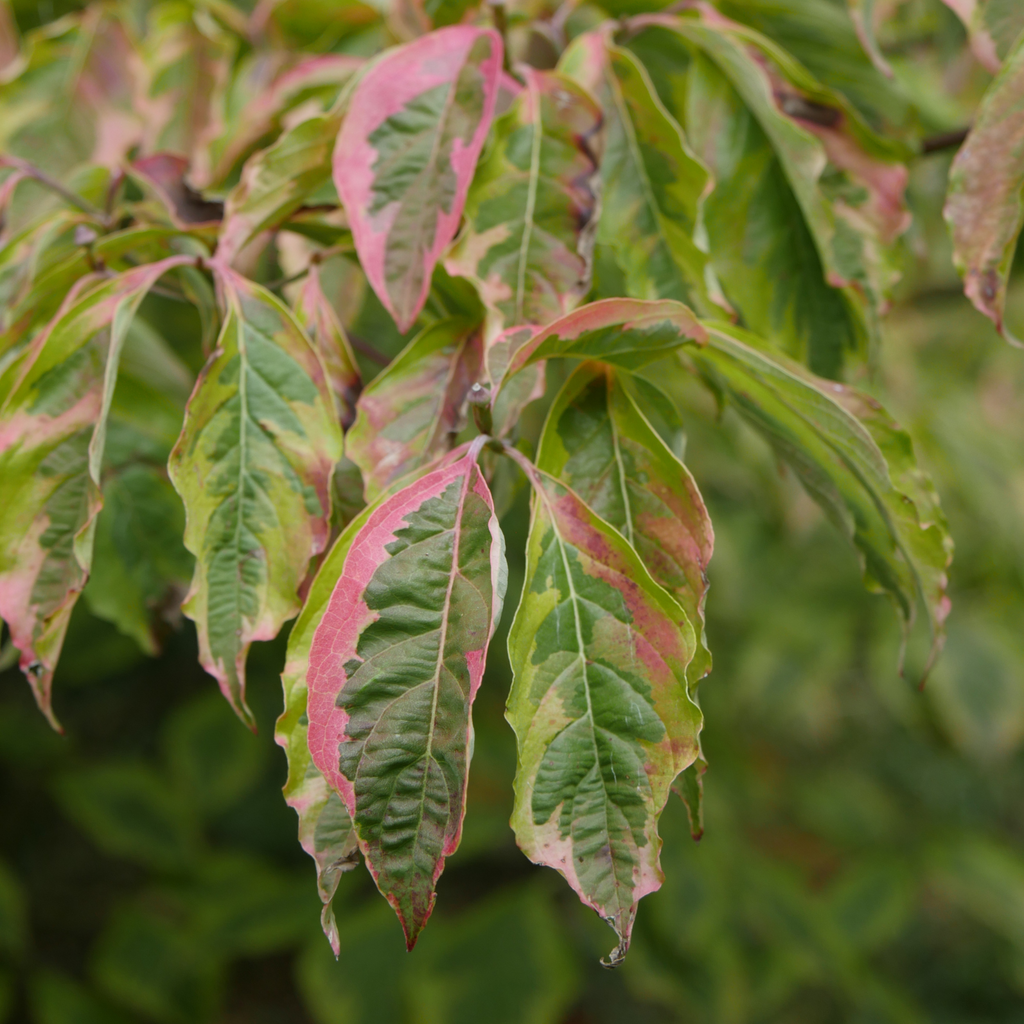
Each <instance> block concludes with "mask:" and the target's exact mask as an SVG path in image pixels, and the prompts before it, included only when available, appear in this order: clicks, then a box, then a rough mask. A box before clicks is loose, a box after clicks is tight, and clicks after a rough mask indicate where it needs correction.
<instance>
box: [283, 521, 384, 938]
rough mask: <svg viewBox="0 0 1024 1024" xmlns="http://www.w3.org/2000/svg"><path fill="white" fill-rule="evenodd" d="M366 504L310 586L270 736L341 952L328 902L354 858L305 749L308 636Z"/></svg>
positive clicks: (325, 922) (344, 821)
mask: <svg viewBox="0 0 1024 1024" xmlns="http://www.w3.org/2000/svg"><path fill="white" fill-rule="evenodd" d="M374 507H375V506H370V507H368V508H365V509H363V510H362V512H360V513H358V514H357V516H355V517H354V518H353V521H352V522H350V523H349V525H348V528H347V529H346V530H345V531H344V532H343V533H342V534H341V536H340V537H339V538H338V540H337V541H336V542H335V544H334V545H333V546H332V547H331V549H330V551H329V552H328V553H327V555H326V557H325V558H324V560H323V562H322V563H321V565H320V568H319V569H318V570H317V574H316V577H315V578H314V580H313V583H312V584H311V586H310V588H309V593H308V594H307V596H306V602H305V604H304V605H303V606H302V612H301V613H300V614H299V617H298V619H296V621H295V625H294V626H293V627H292V631H291V633H290V634H289V636H288V653H287V655H286V658H285V665H284V671H283V672H282V673H281V683H282V685H283V686H284V710H283V711H282V712H281V715H280V717H279V718H278V720H277V726H276V728H275V731H274V739H275V740H276V742H277V744H278V746H281V747H283V748H284V751H285V754H286V756H287V758H288V778H287V780H286V781H285V784H284V790H283V792H284V798H285V802H286V803H287V804H288V806H289V807H291V808H292V809H293V810H294V811H295V813H296V814H297V815H298V818H299V842H300V843H301V844H302V848H303V849H304V850H305V851H306V853H308V854H309V855H310V857H312V858H313V860H314V862H315V863H316V877H317V889H318V890H319V893H320V900H321V902H322V903H323V911H322V913H321V915H320V923H321V925H322V927H323V930H324V935H326V936H327V939H328V941H329V942H330V944H331V948H332V949H333V950H334V953H335V956H338V955H339V954H340V950H341V945H340V943H341V936H340V933H339V931H338V926H337V923H336V921H335V917H334V910H333V908H332V905H331V901H332V900H333V899H334V894H335V892H336V891H337V889H338V882H339V881H340V879H341V876H342V875H343V874H344V873H345V872H346V871H350V870H351V869H352V868H354V867H355V866H356V864H357V863H358V861H359V856H358V847H357V843H356V834H355V829H354V828H353V826H352V819H351V817H350V816H349V812H348V808H347V807H346V806H345V803H344V801H343V800H342V799H341V796H340V795H339V794H338V793H337V792H336V791H335V790H334V789H332V788H331V786H330V785H329V784H328V782H327V779H326V778H325V777H324V774H323V772H321V771H320V769H319V768H318V767H317V766H316V764H314V762H313V758H312V755H311V754H310V749H309V740H308V734H309V716H308V710H307V705H308V693H309V690H308V678H307V677H308V673H309V652H310V647H311V646H312V643H313V635H314V633H315V632H316V629H317V627H318V626H319V625H320V622H321V620H322V619H323V617H324V612H325V611H326V610H327V607H328V605H329V603H330V600H331V595H332V594H333V592H334V587H335V584H336V583H337V581H338V579H339V578H340V577H341V574H342V569H343V568H344V565H345V559H346V558H347V556H348V553H349V550H350V548H351V546H352V540H353V538H354V537H355V536H356V535H357V534H358V532H359V531H360V529H361V528H362V527H363V526H364V525H365V523H366V520H367V518H368V517H369V515H370V512H371V511H372V510H373V508H374Z"/></svg>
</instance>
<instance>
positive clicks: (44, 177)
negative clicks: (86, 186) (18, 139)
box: [0, 155, 104, 220]
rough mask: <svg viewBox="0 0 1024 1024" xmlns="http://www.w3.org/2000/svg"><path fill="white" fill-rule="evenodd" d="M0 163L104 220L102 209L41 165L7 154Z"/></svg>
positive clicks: (91, 215)
mask: <svg viewBox="0 0 1024 1024" xmlns="http://www.w3.org/2000/svg"><path fill="white" fill-rule="evenodd" d="M0 163H2V164H6V165H7V166H8V167H13V168H14V169H15V170H18V171H21V173H22V174H27V175H28V176H29V177H30V178H34V179H35V180H36V181H38V182H39V184H40V185H45V186H46V187H47V188H48V189H50V191H51V192H56V193H57V195H59V196H60V197H61V198H62V199H64V200H65V201H66V202H68V203H70V204H71V205H72V206H76V207H78V209H79V210H81V211H82V212H83V213H87V214H89V216H90V217H96V218H97V219H98V220H104V216H103V211H102V210H100V209H98V208H97V207H95V206H93V205H92V203H90V202H88V201H87V200H85V199H83V198H82V197H81V196H80V195H77V194H76V193H74V192H72V191H71V190H70V189H68V188H65V187H64V186H63V185H62V184H61V183H60V182H59V181H57V179H56V178H51V177H50V175H48V174H47V173H46V171H44V170H43V169H42V168H41V167H36V165H35V164H34V163H31V162H30V161H28V160H22V159H21V157H20V156H8V155H5V156H3V157H0Z"/></svg>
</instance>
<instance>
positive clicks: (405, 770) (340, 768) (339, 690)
mask: <svg viewBox="0 0 1024 1024" xmlns="http://www.w3.org/2000/svg"><path fill="white" fill-rule="evenodd" d="M479 449H480V444H479V442H475V443H474V444H473V445H472V446H470V447H469V448H468V450H465V449H464V450H462V451H461V452H460V453H459V455H458V456H455V455H454V453H453V456H449V457H448V458H447V459H446V460H444V462H443V463H442V464H441V465H440V466H439V467H438V468H436V469H434V470H432V471H430V472H428V473H426V474H425V475H424V476H422V477H420V478H419V479H418V480H415V481H414V482H412V483H410V484H408V486H406V487H404V488H403V489H401V490H399V491H398V492H397V493H394V494H391V495H390V496H388V497H386V498H385V499H383V500H382V501H381V502H380V503H379V504H378V505H377V506H376V507H374V508H373V509H372V510H370V511H369V512H368V513H364V515H362V516H361V517H360V519H359V520H358V521H357V522H356V523H355V524H353V526H351V527H349V529H348V531H346V533H345V535H344V536H343V539H342V540H341V541H339V545H346V544H347V545H348V551H347V554H346V556H345V559H344V565H343V568H342V570H341V575H340V577H339V578H338V580H337V583H336V584H335V586H334V590H333V593H332V594H331V598H330V602H329V604H328V606H327V608H326V610H325V612H324V614H323V617H322V619H321V620H320V624H319V625H318V626H317V627H316V632H315V633H314V636H313V642H312V647H311V649H310V653H309V672H308V686H309V697H308V716H309V749H310V752H311V754H312V757H313V762H314V764H315V765H316V766H317V768H319V769H320V771H321V772H322V773H323V774H324V776H325V777H326V778H327V780H328V781H329V782H330V784H331V786H332V787H333V788H334V789H335V791H336V792H338V793H340V794H341V795H342V797H343V798H344V800H345V805H346V807H347V808H348V811H349V814H350V815H351V817H352V820H353V821H354V822H355V826H356V833H357V835H358V837H359V846H360V849H361V850H362V851H363V855H364V857H365V858H366V862H367V865H368V866H369V868H370V871H371V872H372V874H373V876H374V879H375V880H376V882H377V886H378V888H379V889H380V891H381V892H382V893H383V894H384V895H385V896H386V897H387V899H388V900H389V902H390V903H391V905H392V906H393V907H394V908H395V910H396V911H397V913H398V916H399V918H400V919H401V922H402V927H403V929H404V931H405V936H406V942H407V944H408V946H409V948H410V949H411V948H412V946H413V944H414V943H415V942H416V938H417V936H418V935H419V932H420V930H421V929H422V928H423V925H424V924H425V923H426V920H427V918H428V917H429V916H430V912H431V909H432V908H433V904H434V886H435V884H436V882H437V879H438V877H439V876H440V874H441V871H442V869H443V867H444V861H445V858H446V857H448V856H450V855H451V854H452V853H453V852H454V851H455V849H456V848H457V847H458V844H459V838H460V836H461V832H462V818H463V815H464V813H465V804H466V777H467V772H468V769H469V759H470V756H471V752H472V725H471V720H470V708H471V705H472V702H473V698H474V697H475V695H476V691H477V688H478V687H479V685H480V680H481V678H482V676H483V671H484V664H485V661H486V657H487V645H488V642H489V641H490V638H491V635H492V634H493V632H494V626H495V623H496V621H497V619H498V618H499V617H500V614H501V604H502V600H503V597H504V591H505V575H506V570H505V556H504V541H503V539H502V535H501V531H500V530H499V528H498V521H497V518H496V517H495V515H494V508H493V504H492V501H491V495H490V492H489V491H488V489H487V484H486V483H485V481H484V478H483V475H482V474H481V472H480V469H479V467H478V466H477V464H476V459H477V455H478V453H479Z"/></svg>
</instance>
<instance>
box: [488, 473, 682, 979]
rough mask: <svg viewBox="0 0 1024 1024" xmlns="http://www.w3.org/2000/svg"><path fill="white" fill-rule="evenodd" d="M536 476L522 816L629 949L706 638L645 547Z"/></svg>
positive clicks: (515, 697)
mask: <svg viewBox="0 0 1024 1024" xmlns="http://www.w3.org/2000/svg"><path fill="white" fill-rule="evenodd" d="M520 461H521V464H523V465H524V468H525V469H526V471H527V474H528V475H529V476H530V478H531V480H532V483H533V485H534V498H533V513H532V520H531V523H530V536H529V540H528V542H527V563H526V579H525V582H524V584H523V594H522V598H521V600H520V604H519V608H518V610H517V611H516V616H515V620H514V621H513V623H512V629H511V632H510V633H509V639H508V649H509V659H510V660H511V663H512V670H513V673H514V679H513V683H512V690H511V693H510V694H509V699H508V710H507V712H506V716H507V718H508V720H509V722H510V723H511V725H512V727H513V729H514V730H515V732H516V737H517V740H518V745H519V762H518V767H517V770H516V780H515V808H514V810H513V814H512V827H513V829H514V830H515V833H516V839H517V841H518V843H519V846H520V848H521V849H522V850H523V852H524V853H525V854H526V855H527V856H528V857H529V858H530V859H531V860H532V861H534V862H535V863H537V864H544V865H547V866H549V867H553V868H556V869H557V870H558V871H559V872H561V874H562V875H564V877H565V878H566V880H567V881H568V882H569V884H570V885H571V886H572V887H573V889H574V890H575V891H576V892H577V894H578V895H579V897H580V899H581V900H582V901H583V902H584V903H585V904H586V905H587V906H589V907H592V908H593V909H594V910H596V911H597V912H598V914H600V915H601V917H603V918H604V919H605V920H606V921H608V923H609V924H610V925H611V926H612V928H614V929H615V932H616V934H617V935H618V937H619V942H618V945H617V946H616V948H615V949H614V950H613V951H612V953H611V954H610V955H609V957H608V959H607V960H606V961H604V962H605V963H606V964H607V965H608V966H615V965H616V964H617V963H619V962H620V961H621V960H622V958H623V957H624V956H625V954H626V950H627V949H628V948H629V942H630V934H631V931H632V927H633V920H634V917H635V915H636V906H637V901H638V900H639V899H640V898H641V897H642V896H645V895H646V894H647V893H649V892H653V891H654V890H656V889H658V888H659V887H660V885H661V882H662V877H663V876H662V873H661V867H660V864H659V860H658V854H659V851H660V849H661V839H660V838H659V837H658V828H657V826H658V818H659V816H660V814H661V811H662V809H663V808H664V806H665V802H666V800H667V799H668V794H669V787H670V786H671V784H672V780H673V779H675V777H676V776H677V775H678V774H679V773H680V772H681V771H683V769H685V768H686V767H687V766H688V765H689V764H691V763H692V762H693V760H694V758H695V757H696V756H697V737H698V733H699V732H700V727H701V714H700V710H699V709H698V707H697V706H696V704H694V703H693V701H692V700H691V699H690V697H689V695H688V692H687V683H686V671H687V666H688V665H689V663H690V660H691V658H692V657H693V653H694V649H695V645H696V638H695V636H694V631H693V627H692V626H691V625H690V623H689V622H688V621H687V619H686V613H685V612H684V611H683V609H682V607H681V606H680V605H679V604H678V603H677V602H676V601H675V600H674V599H673V598H672V597H671V595H670V594H669V593H668V592H667V591H666V590H664V589H663V588H662V587H660V586H659V585H658V584H657V583H655V582H654V580H653V579H652V578H651V576H650V574H649V573H648V571H647V569H646V567H645V566H644V564H643V563H642V562H641V561H640V558H639V557H638V555H637V554H636V552H635V551H634V550H633V549H632V548H631V547H630V546H629V544H628V542H627V541H626V539H625V538H624V537H623V536H622V535H621V534H620V533H619V532H618V531H617V530H615V529H614V528H613V527H612V526H610V525H609V524H608V523H606V522H605V521H604V520H603V519H601V518H599V517H598V516H597V514H596V513H595V512H594V511H593V510H591V509H590V508H588V507H587V506H586V505H585V504H584V503H583V501H582V500H581V499H580V498H579V497H578V496H577V495H576V494H574V493H573V492H572V491H570V490H568V489H567V488H566V487H565V485H564V484H561V483H559V482H558V481H556V480H555V479H554V478H553V477H550V476H549V475H547V474H546V473H543V472H541V471H538V470H535V469H534V468H533V467H532V466H530V465H529V463H526V461H525V459H521V460H520Z"/></svg>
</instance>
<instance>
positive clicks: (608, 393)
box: [537, 363, 715, 693]
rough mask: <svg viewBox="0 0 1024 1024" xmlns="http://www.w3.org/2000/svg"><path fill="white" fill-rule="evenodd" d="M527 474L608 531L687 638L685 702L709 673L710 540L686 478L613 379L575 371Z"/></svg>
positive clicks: (603, 371) (587, 367)
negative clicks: (546, 482) (654, 586)
mask: <svg viewBox="0 0 1024 1024" xmlns="http://www.w3.org/2000/svg"><path fill="white" fill-rule="evenodd" d="M537 467H538V468H539V469H542V470H544V471H545V472H546V473H550V474H551V475H552V476H553V477H556V478H557V479H558V480H561V481H562V483H564V484H566V485H567V486H568V487H570V488H572V490H573V491H575V492H576V494H578V495H579V496H580V498H582V499H583V501H585V502H586V503H587V505H588V506H589V507H590V508H591V509H593V510H594V512H596V513H597V514H598V515H599V516H600V517H601V518H602V519H604V520H605V521H606V522H608V523H610V524H611V525H612V526H614V527H615V528H616V529H617V530H618V531H619V533H621V534H622V535H623V536H624V537H625V538H626V540H627V541H629V543H630V546H631V547H632V548H633V549H634V550H635V551H636V553H637V554H638V555H639V556H640V557H641V559H642V560H643V562H644V565H646V566H647V569H648V571H649V572H650V574H651V576H652V577H653V578H654V580H655V581H656V582H657V583H659V584H660V585H661V586H663V587H664V588H665V589H666V590H667V591H668V592H669V593H670V594H671V595H672V596H673V597H674V598H675V599H676V600H677V601H678V602H679V604H680V605H681V606H682V608H683V611H684V612H685V613H686V619H687V621H688V622H689V623H690V624H691V625H692V626H693V627H694V629H695V630H696V631H697V639H698V641H699V642H698V645H697V649H696V651H695V653H694V657H693V660H692V661H691V662H690V664H689V666H688V669H687V679H688V681H689V685H690V689H691V693H692V692H693V691H695V689H696V686H697V683H698V682H699V681H700V680H701V679H703V678H704V676H706V675H707V674H708V672H710V671H711V655H710V653H709V652H708V649H707V647H706V646H705V643H704V639H703V633H704V600H705V597H706V595H707V586H708V580H707V568H708V564H709V562H710V561H711V554H712V551H713V550H714V542H715V535H714V530H713V529H712V526H711V519H710V518H709V516H708V510H707V508H706V507H705V505H704V499H703V498H702V497H701V495H700V491H699V490H698V488H697V484H696V481H695V480H694V479H693V477H692V476H691V475H690V471H689V470H688V469H687V468H686V466H684V465H683V463H682V462H681V461H680V460H679V459H678V458H677V457H676V456H675V455H674V454H673V452H672V451H671V450H670V449H669V447H668V445H666V444H665V442H664V441H663V440H662V439H661V437H659V436H658V434H657V432H656V431H655V430H654V428H653V427H652V426H651V425H650V423H648V421H647V420H646V418H645V417H644V415H643V413H642V412H641V411H640V408H639V407H638V406H637V403H636V401H635V400H634V399H633V397H632V396H631V395H630V394H629V392H628V391H627V390H626V388H625V387H624V385H623V381H622V380H620V378H619V375H618V374H617V373H616V372H615V371H614V370H612V369H611V368H610V367H602V366H597V365H595V364H593V363H584V364H583V365H582V366H581V367H579V368H578V369H577V370H576V371H575V372H574V373H573V374H572V375H571V376H570V377H569V379H568V380H567V381H566V382H565V384H564V385H563V386H562V389H561V391H559V393H558V395H557V396H556V398H555V401H554V403H553V404H552V406H551V409H550V411H549V412H548V418H547V422H546V424H545V426H544V430H543V432H542V434H541V439H540V446H539V448H538V451H537Z"/></svg>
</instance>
